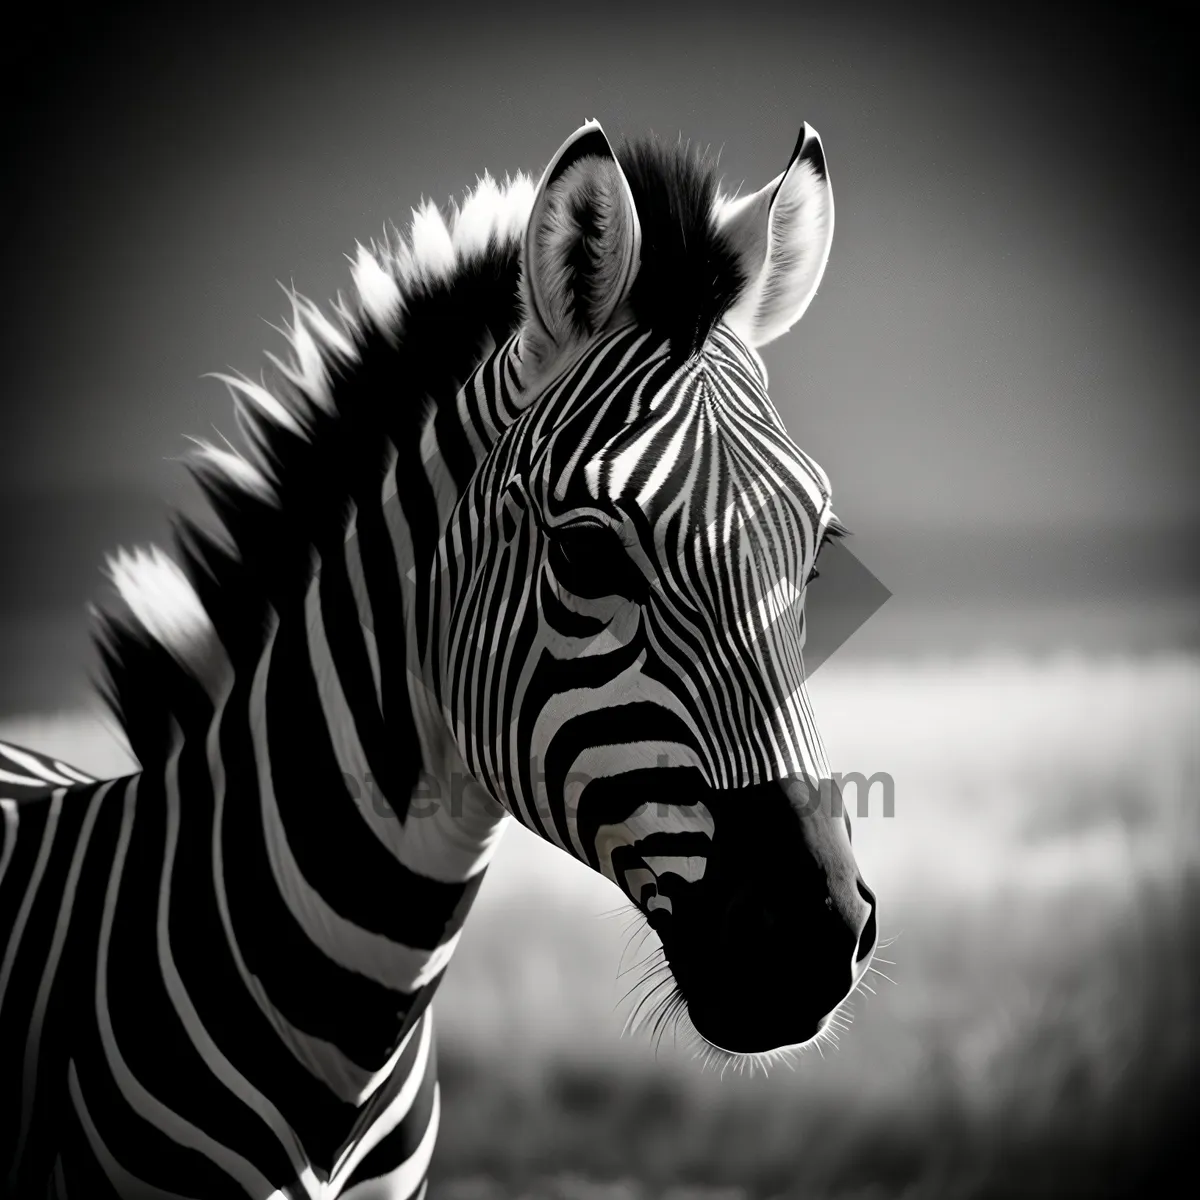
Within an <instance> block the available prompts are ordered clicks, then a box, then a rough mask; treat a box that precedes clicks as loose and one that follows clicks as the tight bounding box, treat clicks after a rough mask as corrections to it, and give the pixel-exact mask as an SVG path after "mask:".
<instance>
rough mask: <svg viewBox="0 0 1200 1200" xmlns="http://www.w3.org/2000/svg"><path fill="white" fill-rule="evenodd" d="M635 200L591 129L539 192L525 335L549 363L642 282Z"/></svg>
mask: <svg viewBox="0 0 1200 1200" xmlns="http://www.w3.org/2000/svg"><path fill="white" fill-rule="evenodd" d="M640 252H641V228H640V226H639V224H638V218H637V211H636V210H635V208H634V204H633V193H632V192H631V191H630V190H629V184H628V182H627V181H626V179H625V174H624V172H623V171H622V170H621V168H620V166H619V164H618V163H617V160H616V156H615V155H614V154H613V151H612V147H611V146H610V145H609V142H608V138H607V137H605V136H604V130H602V129H601V128H600V125H599V123H598V122H596V121H588V122H587V123H586V124H584V125H582V126H581V127H580V128H579V129H577V130H576V131H575V132H574V133H573V134H572V135H571V136H570V137H569V138H567V140H566V141H565V142H564V143H563V144H562V146H561V147H559V150H558V153H557V154H556V155H555V156H554V158H553V160H552V161H551V163H550V165H549V166H548V167H547V168H546V171H545V174H544V175H543V176H542V179H541V182H540V183H539V184H538V189H537V194H536V196H535V198H534V202H533V209H532V211H531V213H530V217H529V225H528V227H527V229H526V231H525V244H524V247H523V248H522V257H521V289H522V296H523V298H524V301H525V309H526V313H527V315H528V328H527V334H528V335H530V341H531V343H532V347H531V348H532V350H533V353H534V355H535V357H537V358H543V359H544V358H548V357H551V356H552V355H553V354H554V353H556V352H559V351H561V350H563V349H565V348H566V347H567V346H569V345H570V344H571V343H573V342H576V341H579V340H582V339H584V338H587V337H590V336H591V335H593V334H595V333H597V332H599V331H600V330H601V329H603V328H604V326H605V324H607V322H608V320H609V318H610V317H611V316H612V315H613V313H614V312H615V311H616V309H617V306H618V305H619V304H620V303H621V301H622V300H624V299H625V298H626V296H627V295H628V294H629V289H630V287H631V286H632V284H633V280H634V277H635V276H636V274H637V268H638V262H639V258H640Z"/></svg>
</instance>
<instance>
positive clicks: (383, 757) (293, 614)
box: [207, 506, 502, 1108]
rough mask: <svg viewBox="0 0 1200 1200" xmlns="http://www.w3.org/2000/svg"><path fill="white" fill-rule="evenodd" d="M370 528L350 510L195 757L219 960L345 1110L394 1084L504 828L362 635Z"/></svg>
mask: <svg viewBox="0 0 1200 1200" xmlns="http://www.w3.org/2000/svg"><path fill="white" fill-rule="evenodd" d="M381 515H382V506H381V510H380V513H379V514H375V516H376V517H379V516H381ZM379 524H380V522H379V521H378V520H376V521H372V519H371V516H370V515H369V514H364V513H363V512H362V511H361V510H360V511H359V512H358V513H356V515H355V519H354V520H352V522H351V526H350V534H351V536H350V537H348V538H347V540H346V542H345V543H344V545H339V546H338V547H335V548H334V549H332V550H327V551H326V552H325V553H324V554H321V555H318V557H317V561H316V570H315V572H314V575H313V577H312V580H311V583H310V584H309V585H308V587H307V590H306V592H305V594H304V595H303V597H301V598H300V600H299V601H298V602H295V603H293V604H291V605H283V606H281V607H279V608H277V610H276V612H275V614H274V616H273V618H272V621H271V626H270V629H269V632H268V636H267V638H266V642H265V646H264V649H263V651H262V654H261V656H260V658H259V661H258V662H257V664H256V666H255V667H254V670H253V672H252V675H251V677H249V678H247V677H246V674H247V673H245V672H240V673H239V678H238V679H237V680H236V681H235V683H234V686H233V688H232V691H231V692H230V694H229V695H228V697H227V699H226V702H225V704H224V705H223V707H222V709H221V711H220V712H219V714H218V716H217V719H216V720H215V721H214V723H213V726H212V730H211V732H210V736H209V745H208V753H207V758H208V764H209V773H210V775H211V777H212V781H213V790H214V793H215V798H216V800H215V809H216V823H217V826H218V832H217V837H216V839H215V843H216V847H217V861H216V862H215V864H214V865H215V868H216V869H215V871H214V875H215V878H216V883H217V889H218V893H219V895H220V896H221V899H222V903H221V911H222V920H223V924H224V927H225V934H226V939H227V941H228V943H229V946H230V949H231V952H232V957H233V959H234V961H235V962H236V964H237V967H238V970H239V973H240V974H241V976H242V980H243V982H244V984H245V986H246V988H247V990H248V991H249V992H250V994H251V995H252V996H253V998H254V1000H255V1002H256V1004H257V1006H258V1008H259V1009H260V1010H261V1012H262V1014H263V1015H264V1016H266V1018H267V1020H268V1021H269V1022H270V1024H271V1026H272V1027H273V1028H274V1030H275V1032H276V1034H277V1035H278V1037H279V1040H280V1041H281V1042H282V1043H283V1045H284V1046H285V1047H286V1048H287V1050H288V1051H289V1052H290V1055H291V1056H292V1057H293V1058H294V1059H295V1060H296V1061H297V1062H299V1063H300V1064H301V1065H302V1066H303V1067H304V1068H305V1070H306V1071H307V1072H308V1074H309V1075H310V1076H311V1077H313V1078H314V1079H315V1080H316V1081H317V1082H318V1083H319V1084H320V1085H322V1087H323V1088H324V1089H325V1090H327V1091H328V1092H329V1093H331V1095H332V1097H333V1098H335V1099H336V1100H337V1101H339V1102H341V1103H343V1104H346V1105H350V1106H354V1107H355V1108H357V1107H360V1106H361V1105H363V1104H365V1103H366V1102H367V1101H369V1100H370V1099H371V1097H372V1096H374V1095H375V1094H376V1093H377V1092H378V1091H379V1090H380V1088H381V1085H382V1084H383V1082H384V1080H386V1079H387V1078H388V1077H389V1076H390V1075H391V1074H392V1073H393V1071H394V1069H395V1064H396V1063H397V1061H399V1059H398V1055H399V1054H400V1048H401V1047H402V1046H403V1045H404V1040H405V1038H407V1037H408V1036H409V1035H410V1033H411V1031H412V1029H413V1028H414V1027H415V1024H416V1022H417V1021H418V1020H419V1019H420V1016H421V1014H422V1013H423V1012H424V1010H425V1007H426V1006H427V1004H428V1002H429V999H430V998H431V996H432V994H433V992H434V991H435V990H436V987H437V985H438V983H439V982H440V980H441V977H442V973H443V971H444V969H445V967H446V965H447V964H448V962H449V960H450V957H451V955H452V954H453V952H454V950H455V948H456V946H457V943H458V938H459V933H460V930H461V927H462V923H463V920H464V919H465V917H466V915H467V912H468V910H469V908H470V905H471V902H472V900H473V899H474V896H475V894H476V892H477V890H478V887H479V884H480V882H481V880H482V875H483V868H484V867H485V866H486V863H487V859H488V857H489V856H490V852H491V848H492V847H493V845H494V843H495V839H496V835H497V833H498V831H499V828H500V825H501V820H502V816H501V815H500V814H498V813H497V812H496V811H495V810H494V809H489V808H488V807H487V806H486V797H484V796H482V795H480V794H479V791H478V788H477V787H476V786H474V785H472V783H471V782H470V781H468V780H465V778H464V777H463V776H461V775H456V774H455V767H454V763H453V753H452V750H451V749H450V748H451V746H452V743H451V742H450V741H449V740H448V739H446V738H445V737H444V736H438V732H437V722H436V720H434V719H433V718H434V714H433V713H432V712H431V711H430V706H429V705H428V704H424V705H423V707H422V706H417V705H414V703H413V699H412V698H413V697H414V696H415V697H422V696H423V695H424V692H423V688H422V687H421V685H420V681H419V679H418V678H416V677H415V675H414V673H410V672H409V671H408V670H407V663H406V661H405V658H404V657H403V656H401V657H400V658H399V659H398V660H397V658H396V657H395V640H394V639H393V640H392V641H389V640H387V639H386V638H378V639H377V638H373V636H372V632H371V629H372V626H373V625H375V624H378V625H379V627H380V628H382V625H383V624H385V623H386V622H384V621H383V619H382V613H383V611H384V610H383V609H382V608H381V605H383V604H385V603H387V601H388V600H389V598H391V597H390V594H389V593H388V591H387V588H386V586H385V584H386V581H387V580H389V579H390V580H391V581H392V582H393V583H395V581H396V580H397V579H398V578H400V577H401V576H402V574H407V572H404V570H403V568H404V563H403V561H402V560H400V559H397V558H395V557H392V558H391V560H390V568H391V569H390V571H389V570H388V569H386V568H387V565H388V564H387V563H383V564H381V563H380V562H379V561H377V560H373V559H372V555H378V554H379V553H380V551H381V550H385V549H386V552H387V553H388V554H392V555H394V553H395V551H394V547H395V545H396V543H395V541H394V540H392V539H391V538H389V539H387V540H386V541H383V540H381V539H380V538H379V537H378V526H379ZM381 580H382V581H384V584H381V582H380V581H381ZM410 586H411V582H410ZM406 598H407V597H406ZM410 610H411V606H410V605H405V606H403V607H401V606H399V605H397V606H396V607H395V608H393V609H391V612H392V614H396V615H398V614H399V613H400V612H403V613H405V614H406V616H408V617H409V620H408V622H407V625H408V626H409V628H406V629H402V632H403V633H404V637H403V638H402V639H400V643H399V644H400V645H401V646H404V645H405V644H406V643H407V642H410V641H411V640H412V638H413V637H414V636H415V634H414V631H413V629H412V628H411V624H412V621H411V613H410ZM372 612H378V613H380V622H378V623H376V622H373V621H372V620H371V619H370V617H371V613H372ZM364 617H365V618H367V619H364ZM393 619H394V617H393ZM410 683H411V684H412V685H413V689H414V690H413V691H412V692H410V688H409V685H410ZM397 685H398V686H397ZM401 688H402V689H403V690H402V691H400V690H399V689H401ZM398 694H399V695H400V696H401V697H402V698H403V700H404V705H403V708H402V710H401V715H402V716H403V717H404V718H405V721H406V722H407V730H406V729H405V728H404V727H403V723H401V722H398V721H397V717H396V697H397V695H398ZM389 697H390V698H391V709H390V711H386V710H387V708H388V699H389ZM389 718H390V719H389ZM398 727H399V729H400V732H399V734H398V735H396V733H395V731H396V730H397V728H398ZM425 755H429V758H428V759H427V758H425V757H424V756H425ZM429 768H433V769H432V770H431V769H429ZM405 785H407V789H408V790H407V792H406V793H398V792H397V791H396V790H395V788H396V787H397V786H405Z"/></svg>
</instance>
